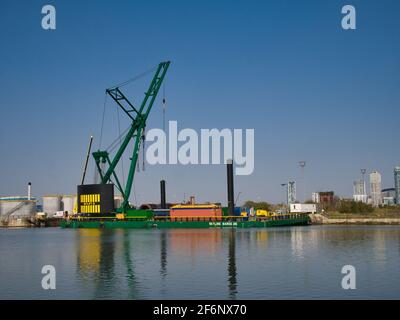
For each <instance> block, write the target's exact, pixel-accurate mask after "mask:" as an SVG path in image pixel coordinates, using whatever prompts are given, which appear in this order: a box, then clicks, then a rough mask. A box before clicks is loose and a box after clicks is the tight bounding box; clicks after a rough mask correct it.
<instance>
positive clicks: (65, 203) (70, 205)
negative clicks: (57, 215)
mask: <svg viewBox="0 0 400 320" xmlns="http://www.w3.org/2000/svg"><path fill="white" fill-rule="evenodd" d="M75 199H76V196H74V195H68V194H67V195H63V196H62V198H61V204H62V211H64V212H68V214H69V215H70V214H72V213H73V211H74V202H75Z"/></svg>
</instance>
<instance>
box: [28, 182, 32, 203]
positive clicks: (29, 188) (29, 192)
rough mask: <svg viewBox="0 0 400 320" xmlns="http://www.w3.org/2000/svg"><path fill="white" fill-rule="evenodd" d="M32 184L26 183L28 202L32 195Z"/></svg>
mask: <svg viewBox="0 0 400 320" xmlns="http://www.w3.org/2000/svg"><path fill="white" fill-rule="evenodd" d="M31 188H32V183H30V182H28V200H31V197H32V193H31Z"/></svg>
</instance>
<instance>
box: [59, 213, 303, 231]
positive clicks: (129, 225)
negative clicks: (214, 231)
mask: <svg viewBox="0 0 400 320" xmlns="http://www.w3.org/2000/svg"><path fill="white" fill-rule="evenodd" d="M308 224H310V218H309V217H308V215H307V216H303V217H294V218H290V219H276V220H259V221H152V220H144V221H138V220H131V221H130V220H123V221H118V220H113V221H100V220H84V221H82V220H70V221H67V220H65V221H62V222H61V227H62V228H73V229H75V228H95V229H97V228H105V229H152V228H154V229H170V228H177V229H193V228H198V229H208V228H272V227H285V226H301V225H308Z"/></svg>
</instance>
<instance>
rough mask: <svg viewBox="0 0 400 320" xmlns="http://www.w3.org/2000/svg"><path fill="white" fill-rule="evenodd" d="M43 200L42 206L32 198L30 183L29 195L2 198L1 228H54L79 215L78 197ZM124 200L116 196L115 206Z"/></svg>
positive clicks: (54, 197) (51, 196) (45, 198)
mask: <svg viewBox="0 0 400 320" xmlns="http://www.w3.org/2000/svg"><path fill="white" fill-rule="evenodd" d="M41 199H42V204H40V203H39V199H38V198H36V197H33V196H32V184H31V183H30V182H29V183H28V190H27V195H25V196H8V197H0V227H36V226H48V225H53V226H54V225H58V220H60V219H62V218H64V217H66V216H70V215H73V214H76V213H77V196H76V195H60V194H54V195H44V196H43V197H42V198H41ZM122 199H123V198H122V196H120V195H115V196H114V206H119V205H120V204H121V202H122ZM49 223H50V224H49ZM43 224H44V225H43Z"/></svg>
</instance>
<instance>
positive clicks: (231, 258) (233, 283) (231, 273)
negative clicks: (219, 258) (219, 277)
mask: <svg viewBox="0 0 400 320" xmlns="http://www.w3.org/2000/svg"><path fill="white" fill-rule="evenodd" d="M236 274H237V272H236V229H233V228H232V229H231V230H230V232H229V254H228V287H229V298H230V299H236V293H237V280H236Z"/></svg>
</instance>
